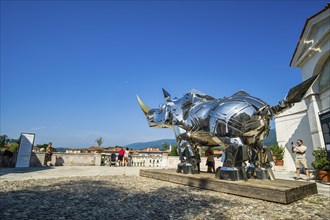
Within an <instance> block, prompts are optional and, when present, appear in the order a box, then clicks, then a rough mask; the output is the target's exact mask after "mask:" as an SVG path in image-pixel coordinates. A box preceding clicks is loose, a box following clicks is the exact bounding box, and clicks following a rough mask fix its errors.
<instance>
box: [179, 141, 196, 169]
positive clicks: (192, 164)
mask: <svg viewBox="0 0 330 220" xmlns="http://www.w3.org/2000/svg"><path fill="white" fill-rule="evenodd" d="M179 153H180V163H179V164H178V170H177V172H179V173H185V174H188V173H189V174H192V173H198V171H197V161H196V159H195V155H194V152H193V150H192V147H191V144H190V143H189V142H188V141H187V140H180V141H179Z"/></svg>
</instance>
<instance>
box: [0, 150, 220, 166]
mask: <svg viewBox="0 0 330 220" xmlns="http://www.w3.org/2000/svg"><path fill="white" fill-rule="evenodd" d="M102 156H103V157H104V155H101V154H90V153H89V154H73V153H59V152H55V153H53V155H52V160H51V164H52V165H53V166H101V165H109V163H106V162H104V158H103V159H102ZM16 158H17V152H16V153H15V154H14V158H13V160H12V163H11V165H10V166H15V163H16ZM44 159H45V153H40V152H32V154H31V160H30V166H31V167H38V166H42V165H43V163H44ZM178 163H179V157H175V156H168V155H164V156H163V157H162V156H132V157H131V161H130V163H129V164H130V165H131V166H137V167H162V168H177V165H178ZM205 164H206V157H202V162H201V164H200V166H201V170H206V168H207V167H206V166H205ZM220 164H221V162H220V159H217V158H216V159H215V167H218V166H220ZM0 167H3V152H0Z"/></svg>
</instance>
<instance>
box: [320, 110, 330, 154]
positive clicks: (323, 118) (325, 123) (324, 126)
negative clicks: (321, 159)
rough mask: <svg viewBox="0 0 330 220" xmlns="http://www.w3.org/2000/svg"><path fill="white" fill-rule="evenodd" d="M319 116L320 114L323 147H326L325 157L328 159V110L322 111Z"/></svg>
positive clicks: (329, 118) (329, 148) (329, 146)
mask: <svg viewBox="0 0 330 220" xmlns="http://www.w3.org/2000/svg"><path fill="white" fill-rule="evenodd" d="M319 116H320V122H321V127H322V133H323V138H324V143H325V148H326V149H327V157H328V160H330V111H328V112H325V113H322V114H320V115H319Z"/></svg>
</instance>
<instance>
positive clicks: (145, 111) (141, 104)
mask: <svg viewBox="0 0 330 220" xmlns="http://www.w3.org/2000/svg"><path fill="white" fill-rule="evenodd" d="M136 97H137V100H138V102H139V105H140V107H141V109H142V111H143V113H144V114H145V115H147V113H148V112H149V111H150V108H149V107H148V106H146V105H145V104H144V103H143V102H142V100H141V99H140V97H139V96H138V95H137V96H136Z"/></svg>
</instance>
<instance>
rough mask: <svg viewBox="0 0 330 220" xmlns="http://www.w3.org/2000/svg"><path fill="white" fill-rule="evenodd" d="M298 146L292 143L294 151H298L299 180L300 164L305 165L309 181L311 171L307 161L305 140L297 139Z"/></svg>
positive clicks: (297, 170)
mask: <svg viewBox="0 0 330 220" xmlns="http://www.w3.org/2000/svg"><path fill="white" fill-rule="evenodd" d="M297 144H298V146H296V145H294V144H292V152H293V153H296V173H297V178H296V179H297V180H298V179H300V164H302V165H303V167H304V169H305V173H306V176H307V179H306V180H307V181H309V180H310V177H309V171H308V169H307V162H306V150H307V147H306V146H305V145H304V142H303V141H302V140H300V139H298V140H297Z"/></svg>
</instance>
